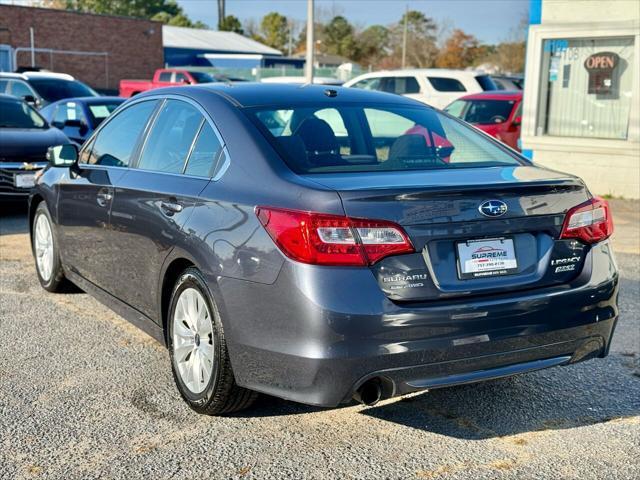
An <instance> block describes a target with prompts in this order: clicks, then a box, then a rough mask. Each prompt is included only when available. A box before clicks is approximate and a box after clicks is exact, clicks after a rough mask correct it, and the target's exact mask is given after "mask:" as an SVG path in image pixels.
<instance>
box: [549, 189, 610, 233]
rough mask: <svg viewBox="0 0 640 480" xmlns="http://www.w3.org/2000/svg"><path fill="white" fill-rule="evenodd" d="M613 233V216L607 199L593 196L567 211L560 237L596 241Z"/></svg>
mask: <svg viewBox="0 0 640 480" xmlns="http://www.w3.org/2000/svg"><path fill="white" fill-rule="evenodd" d="M612 233H613V217H612V216H611V210H610V208H609V204H608V203H607V201H606V200H605V199H603V198H600V197H593V198H592V199H591V200H589V201H588V202H585V203H583V204H581V205H578V206H577V207H573V208H572V209H571V210H569V211H568V212H567V216H566V217H565V219H564V225H563V227H562V233H561V234H560V238H577V239H578V240H582V241H583V242H585V243H597V242H600V241H602V240H604V239H605V238H609V237H610V236H611V234H612Z"/></svg>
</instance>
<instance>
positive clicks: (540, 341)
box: [29, 83, 618, 414]
mask: <svg viewBox="0 0 640 480" xmlns="http://www.w3.org/2000/svg"><path fill="white" fill-rule="evenodd" d="M49 162H50V165H49V167H47V168H46V169H45V170H44V171H43V173H42V174H41V175H40V176H39V178H38V180H37V183H36V187H35V189H34V190H33V193H32V196H31V202H30V209H29V215H30V224H31V239H32V246H33V254H34V256H35V259H36V266H37V274H38V277H39V279H40V282H41V284H42V286H43V287H44V288H45V289H46V290H49V291H52V292H57V291H64V289H65V286H66V283H67V282H69V281H70V282H72V283H74V284H76V285H77V286H79V287H80V288H82V289H83V290H85V291H87V292H88V293H90V294H92V295H94V296H95V297H96V298H98V299H99V300H100V301H102V302H104V303H105V304H106V305H108V306H109V307H110V308H112V309H113V310H115V311H116V312H117V313H119V314H120V315H122V316H123V317H125V318H127V319H128V320H130V321H131V322H133V323H134V324H135V325H137V326H139V327H140V328H142V329H143V330H144V331H146V332H147V333H148V334H150V335H151V336H152V337H154V338H156V339H157V340H158V341H160V342H162V343H164V344H165V345H166V346H167V347H168V350H169V354H170V361H171V367H172V369H173V375H174V378H175V383H176V385H177V388H178V391H179V392H180V394H181V395H182V397H183V398H184V400H185V401H186V402H187V403H188V404H189V405H190V406H191V407H192V408H193V409H194V410H195V411H197V412H199V413H204V414H225V413H229V412H233V411H236V410H239V409H242V408H246V407H248V406H249V405H250V404H251V403H252V402H253V400H254V399H255V398H256V395H257V392H264V393H267V394H270V395H275V396H278V397H282V398H285V399H289V400H293V401H297V402H302V403H306V404H312V405H321V406H328V407H331V406H337V405H339V404H343V403H348V402H351V401H352V400H356V401H360V402H362V403H364V404H366V405H372V404H375V403H376V402H377V401H379V400H380V399H386V398H390V397H393V396H397V395H402V394H406V393H408V392H414V391H419V390H428V389H432V388H440V387H446V386H450V385H458V384H463V383H471V382H478V381H482V380H488V379H495V378H499V377H505V376H509V375H515V374H519V373H524V372H530V371H533V370H538V369H542V368H547V367H552V366H557V365H569V364H572V363H575V362H579V361H582V360H587V359H591V358H595V357H604V356H606V355H607V353H608V351H609V346H610V343H611V337H612V334H613V331H614V328H615V324H616V320H617V317H618V307H617V296H618V273H617V269H616V264H615V261H614V258H613V253H612V250H611V245H610V242H609V240H608V239H609V237H610V236H611V234H612V231H613V223H612V218H611V212H610V210H609V206H608V205H607V203H606V201H604V200H603V199H601V198H598V197H594V196H592V195H591V193H590V192H589V191H588V189H587V188H586V186H585V185H584V183H583V182H582V181H581V180H580V179H579V178H576V177H574V176H571V175H567V174H564V173H559V172H556V171H552V170H548V169H545V168H541V167H539V166H536V165H534V164H532V163H531V162H530V161H528V160H527V159H525V158H524V157H522V156H520V155H519V154H518V153H517V152H515V151H513V150H511V149H509V148H508V147H505V146H503V145H502V144H500V143H499V142H497V141H495V140H493V139H492V138H490V137H488V136H487V135H485V134H483V133H481V132H478V131H477V130H475V129H474V128H472V127H470V126H469V125H467V124H465V123H464V122H461V121H459V120H458V119H456V118H453V117H451V116H449V115H447V114H445V113H443V112H440V111H438V110H435V109H433V108H430V107H428V106H425V105H423V104H421V103H418V102H416V101H413V100H411V99H407V98H404V97H400V96H396V95H389V94H385V93H378V92H370V91H364V90H358V89H342V88H339V87H326V86H325V87H322V86H312V85H304V86H299V85H282V84H280V85H279V84H271V85H270V84H262V85H256V84H250V83H246V84H235V85H223V84H216V85H199V86H191V87H179V88H168V89H160V90H153V91H150V92H147V93H144V94H141V95H138V96H136V97H135V98H134V99H133V100H131V101H128V102H126V103H124V104H123V105H122V106H121V107H119V108H118V110H116V112H114V114H113V115H112V116H110V117H109V118H108V119H107V120H106V121H105V122H104V123H103V124H101V125H100V127H99V128H98V129H97V131H96V132H95V133H94V134H93V135H92V136H91V137H90V138H89V139H88V140H87V142H86V143H85V144H84V145H83V147H82V148H81V149H80V150H79V151H78V150H77V149H76V147H75V146H73V145H60V146H57V147H53V148H51V149H50V151H49ZM149 381H151V380H149Z"/></svg>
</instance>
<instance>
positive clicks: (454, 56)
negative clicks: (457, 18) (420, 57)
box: [436, 29, 482, 68]
mask: <svg viewBox="0 0 640 480" xmlns="http://www.w3.org/2000/svg"><path fill="white" fill-rule="evenodd" d="M481 53H482V50H481V48H480V42H478V39H477V38H476V37H474V36H473V35H468V34H466V33H464V32H463V31H462V30H460V29H455V30H454V31H453V33H452V34H451V36H450V37H449V38H448V39H447V41H446V42H445V44H444V46H443V48H442V49H441V50H440V52H439V53H438V57H437V59H436V66H437V67H439V68H466V67H469V66H471V65H473V64H474V62H475V61H476V60H477V59H478V57H479V56H480V54H481Z"/></svg>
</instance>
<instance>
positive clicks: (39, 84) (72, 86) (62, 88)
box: [29, 78, 98, 103]
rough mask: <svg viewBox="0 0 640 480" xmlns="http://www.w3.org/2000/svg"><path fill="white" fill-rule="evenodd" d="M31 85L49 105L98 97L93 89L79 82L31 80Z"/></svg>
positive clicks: (49, 79)
mask: <svg viewBox="0 0 640 480" xmlns="http://www.w3.org/2000/svg"><path fill="white" fill-rule="evenodd" d="M29 83H30V84H31V86H33V88H35V89H36V91H37V92H38V95H40V96H41V97H42V98H43V99H45V100H46V101H47V102H49V103H52V102H56V101H58V100H62V99H63V98H71V97H97V96H98V94H97V93H96V92H95V91H94V90H93V89H92V88H90V87H88V86H87V85H85V84H84V83H82V82H79V81H77V80H62V79H59V78H30V79H29Z"/></svg>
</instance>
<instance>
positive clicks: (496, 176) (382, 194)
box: [307, 166, 589, 301]
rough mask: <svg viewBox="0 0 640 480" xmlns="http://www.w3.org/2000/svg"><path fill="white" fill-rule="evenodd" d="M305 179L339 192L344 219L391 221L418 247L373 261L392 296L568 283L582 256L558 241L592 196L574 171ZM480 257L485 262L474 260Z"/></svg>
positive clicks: (576, 247)
mask: <svg viewBox="0 0 640 480" xmlns="http://www.w3.org/2000/svg"><path fill="white" fill-rule="evenodd" d="M307 177H308V178H310V179H312V180H314V181H316V182H318V183H321V184H323V185H325V186H327V187H330V188H333V189H335V190H336V191H337V192H338V194H339V195H340V197H341V199H342V202H343V206H344V210H345V213H346V214H347V215H348V216H349V217H354V218H368V219H380V220H388V221H392V222H395V223H397V224H399V225H400V226H402V227H403V228H404V230H405V231H406V233H407V234H408V236H409V238H410V239H411V242H412V243H413V246H414V247H415V250H416V253H414V254H405V255H398V256H391V257H388V258H385V259H383V260H381V261H379V262H377V263H376V264H374V265H373V266H372V267H371V269H372V272H373V273H374V275H376V277H377V279H378V282H379V285H380V288H381V289H382V290H383V291H384V292H385V293H386V294H387V295H388V296H389V297H390V298H391V299H393V300H398V301H416V300H434V299H441V298H450V297H459V296H467V295H478V294H488V293H492V292H499V291H502V290H504V288H535V287H541V286H547V285H550V284H559V283H567V282H569V281H571V280H572V279H573V278H575V277H576V275H577V274H578V273H579V271H580V270H581V269H582V266H583V264H584V261H585V255H586V247H585V246H584V245H583V244H582V243H580V242H577V241H575V240H558V238H559V234H560V231H561V229H562V224H563V220H564V216H565V214H566V212H567V211H568V210H569V209H570V208H571V207H574V206H576V205H578V204H580V203H582V202H584V201H586V200H587V199H588V198H589V193H588V192H587V190H586V188H585V186H584V184H583V183H582V182H581V181H580V180H579V179H578V178H576V177H573V176H571V175H567V174H563V173H559V172H555V171H552V170H547V169H543V168H539V167H534V166H518V167H489V168H460V169H457V168H450V169H446V170H431V171H405V172H390V173H384V174H381V173H358V174H353V173H351V174H343V173H342V174H323V175H308V176H307ZM487 202H490V204H491V205H504V206H505V207H506V211H504V212H502V213H501V214H500V215H496V216H487V215H485V214H483V213H482V212H481V211H480V207H481V205H483V204H485V203H487ZM492 255H505V256H506V257H508V258H506V257H505V258H504V259H503V260H508V261H506V263H504V262H503V263H501V262H500V261H499V262H498V263H495V264H494V263H491V264H490V265H495V268H494V269H493V270H492V269H491V268H488V269H487V268H485V267H486V265H484V266H483V265H482V262H487V261H490V262H493V261H494V260H495V258H492V257H491V256H492ZM472 256H473V259H472V258H471V257H472ZM478 256H480V257H482V256H484V257H486V258H481V260H482V262H480V263H478V262H479V261H480V260H478V258H477V257H478ZM468 261H470V262H471V263H470V264H469V263H467V262H468ZM559 267H562V268H559ZM478 268H479V269H480V270H478ZM483 268H484V269H483ZM470 272H471V273H470Z"/></svg>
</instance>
